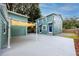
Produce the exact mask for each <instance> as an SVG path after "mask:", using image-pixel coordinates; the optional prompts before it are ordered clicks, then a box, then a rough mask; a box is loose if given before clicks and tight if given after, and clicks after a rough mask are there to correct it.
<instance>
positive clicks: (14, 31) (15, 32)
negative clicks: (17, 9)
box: [8, 12, 28, 37]
mask: <svg viewBox="0 0 79 59" xmlns="http://www.w3.org/2000/svg"><path fill="white" fill-rule="evenodd" d="M8 14H9V17H10V18H11V20H17V21H22V22H27V21H28V18H27V17H23V16H19V15H17V14H14V13H10V12H8ZM26 34H27V27H26V26H11V36H12V37H14V36H24V35H26Z"/></svg>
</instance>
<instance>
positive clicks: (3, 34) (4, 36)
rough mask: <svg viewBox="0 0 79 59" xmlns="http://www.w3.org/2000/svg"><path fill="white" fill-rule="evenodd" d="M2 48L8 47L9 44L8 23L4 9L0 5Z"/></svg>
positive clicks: (0, 39) (0, 44)
mask: <svg viewBox="0 0 79 59" xmlns="http://www.w3.org/2000/svg"><path fill="white" fill-rule="evenodd" d="M0 8H1V9H0V48H5V47H7V42H8V22H7V21H6V18H5V14H4V11H2V10H3V7H2V6H1V5H0Z"/></svg>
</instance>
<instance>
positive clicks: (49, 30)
mask: <svg viewBox="0 0 79 59" xmlns="http://www.w3.org/2000/svg"><path fill="white" fill-rule="evenodd" d="M52 31H53V29H52V23H49V24H48V32H49V33H52Z"/></svg>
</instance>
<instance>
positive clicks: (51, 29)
mask: <svg viewBox="0 0 79 59" xmlns="http://www.w3.org/2000/svg"><path fill="white" fill-rule="evenodd" d="M36 22H37V32H38V33H42V34H52V35H55V34H58V33H61V32H62V16H61V15H59V14H54V13H53V14H50V15H48V16H46V17H42V18H39V19H37V21H36Z"/></svg>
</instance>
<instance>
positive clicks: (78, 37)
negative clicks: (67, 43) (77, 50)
mask: <svg viewBox="0 0 79 59" xmlns="http://www.w3.org/2000/svg"><path fill="white" fill-rule="evenodd" d="M64 37H67V38H73V39H79V36H76V35H75V36H64Z"/></svg>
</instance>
